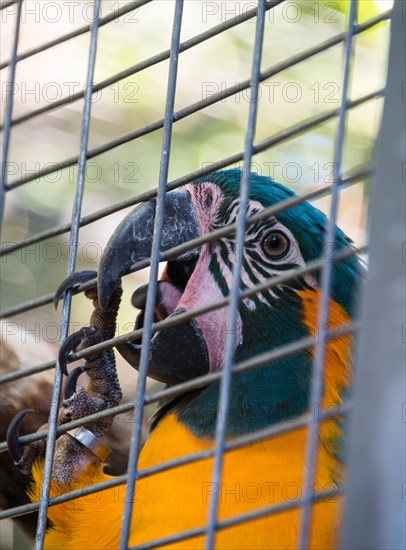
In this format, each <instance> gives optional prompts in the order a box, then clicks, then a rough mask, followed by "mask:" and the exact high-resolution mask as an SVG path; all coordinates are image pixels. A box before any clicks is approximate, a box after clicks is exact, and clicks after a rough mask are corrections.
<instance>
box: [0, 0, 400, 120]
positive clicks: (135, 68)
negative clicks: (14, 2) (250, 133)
mask: <svg viewBox="0 0 406 550" xmlns="http://www.w3.org/2000/svg"><path fill="white" fill-rule="evenodd" d="M149 1H150V0H149ZM283 1H284V0H278V1H276V0H275V1H274V2H272V5H271V3H268V4H269V5H268V4H267V10H269V9H271V8H273V7H275V6H276V5H278V4H280V3H281V2H283ZM255 15H256V8H253V9H251V10H247V11H245V12H244V13H242V14H240V15H239V16H238V17H237V18H235V19H230V20H227V21H224V22H223V23H220V24H219V25H217V26H215V27H212V28H211V29H209V30H208V31H205V32H203V33H201V34H199V35H197V36H194V37H192V38H190V39H188V40H186V41H185V42H183V43H182V44H181V45H180V50H179V51H180V52H185V51H187V50H189V49H190V48H192V47H194V46H196V45H198V44H201V43H203V42H204V41H206V40H208V39H210V38H213V37H214V36H217V35H218V34H220V33H222V32H224V31H226V30H228V29H231V28H233V27H235V26H236V25H239V24H240V23H242V22H243V21H247V20H249V19H251V18H252V17H254V16H255ZM390 15H391V11H390V10H389V11H386V12H384V13H382V14H379V15H378V16H376V17H374V18H373V19H370V20H369V21H366V22H364V23H362V24H360V25H358V26H357V27H356V28H355V30H354V33H355V34H359V33H362V32H364V31H366V30H368V29H370V28H372V27H374V26H375V25H377V24H378V23H380V22H382V21H385V20H386V19H389V18H390ZM345 36H346V33H340V34H338V35H337V36H335V37H333V38H330V39H328V40H326V41H325V42H322V43H321V44H319V45H318V46H315V47H314V48H309V49H308V50H306V51H304V52H302V53H299V54H297V55H295V56H293V57H291V58H290V59H288V60H286V61H283V62H281V63H278V64H277V65H275V67H274V68H273V69H272V68H271V69H268V71H265V72H264V73H262V75H261V82H262V80H266V79H267V78H270V77H271V76H274V75H275V74H277V73H279V72H281V71H283V70H286V69H287V68H290V67H292V66H294V65H296V64H297V63H300V62H302V61H306V60H307V59H309V58H310V57H313V56H314V55H317V54H319V53H323V52H324V51H325V50H327V49H329V48H332V47H333V46H336V45H338V44H340V43H341V42H344V41H345ZM169 55H170V50H166V51H164V52H160V53H159V54H157V55H154V56H152V57H150V58H148V59H145V60H143V61H140V62H139V63H137V64H135V65H132V66H131V67H128V69H125V70H124V71H121V72H119V73H117V74H115V75H114V76H112V77H109V78H106V79H105V80H102V81H101V82H99V83H98V84H95V86H94V90H93V91H94V93H96V92H98V91H100V90H103V89H104V88H106V87H108V86H111V85H113V84H115V83H117V82H119V81H120V80H123V79H124V78H128V77H129V76H132V75H134V74H136V73H138V72H140V71H143V70H144V69H147V68H149V67H152V66H153V65H156V64H157V63H161V62H162V61H165V60H167V59H169ZM19 59H21V57H20V58H19ZM1 68H2V67H1V66H0V69H1ZM267 74H268V76H267ZM248 87H249V80H247V81H243V82H241V83H239V84H236V86H235V87H234V88H235V89H236V92H235V93H237V91H241V90H244V89H246V88H248ZM220 93H221V94H224V91H222V92H220ZM82 97H83V94H82V93H81V92H77V93H76V94H72V95H70V96H69V97H66V98H63V99H61V100H59V101H56V102H54V103H52V104H49V105H45V106H44V107H41V108H40V109H36V110H35V111H31V112H30V113H27V114H25V115H21V116H19V117H17V118H15V119H13V120H12V125H13V126H14V125H17V124H21V123H22V122H26V121H28V120H31V119H32V118H34V117H36V116H39V115H42V114H45V113H47V112H49V111H51V110H53V109H56V108H58V107H62V106H63V105H68V104H70V103H73V102H74V101H77V100H79V99H81V98H82ZM0 129H1V126H0Z"/></svg>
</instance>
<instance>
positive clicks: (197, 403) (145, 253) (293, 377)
mask: <svg viewBox="0 0 406 550" xmlns="http://www.w3.org/2000/svg"><path fill="white" fill-rule="evenodd" d="M250 180H251V194H250V201H249V205H248V210H247V212H246V214H247V217H249V216H252V215H254V214H257V213H259V212H261V211H262V210H264V209H265V208H267V207H270V206H273V205H275V204H277V203H279V202H281V201H285V200H287V199H290V198H291V197H293V196H295V194H294V193H293V192H292V191H291V190H290V189H288V188H286V187H284V186H283V185H280V184H278V183H276V182H274V181H272V180H271V179H270V178H268V177H265V176H260V175H257V174H255V173H252V174H251V175H250ZM240 181H241V171H240V170H237V169H234V170H224V171H220V172H214V173H212V174H209V175H207V176H204V177H202V178H200V179H198V180H196V181H194V182H192V183H190V184H188V185H186V186H185V187H184V188H182V189H179V190H175V191H171V192H169V193H168V194H167V195H166V200H165V213H164V221H163V231H162V239H161V251H162V252H165V251H168V250H170V249H172V248H173V247H175V246H178V245H182V244H183V243H186V242H187V241H189V240H191V239H194V238H196V237H199V236H201V235H206V234H209V233H211V232H213V231H215V230H217V229H220V228H223V227H225V226H227V225H229V224H232V223H234V222H236V220H237V216H238V212H239V208H240V199H239V190H240ZM155 206H156V201H155V200H152V201H150V202H148V203H143V204H142V205H140V206H139V207H137V208H136V209H135V210H133V211H132V212H131V213H130V214H129V215H128V216H127V217H126V218H125V219H124V220H123V222H122V223H121V224H120V225H119V227H118V228H117V229H116V231H115V232H114V234H113V235H112V237H111V239H110V241H109V242H108V244H107V247H106V249H105V251H104V253H103V256H102V259H101V263H100V268H99V273H98V295H99V301H100V304H101V306H102V307H104V308H106V307H107V306H108V304H109V300H110V297H111V295H112V293H113V291H114V289H115V287H116V286H117V283H118V281H119V280H120V279H121V277H122V276H123V275H125V274H127V273H129V272H131V271H134V269H135V268H136V266H137V264H139V262H141V261H142V260H145V259H147V258H148V257H150V255H151V247H152V238H153V227H154V214H155ZM326 225H327V218H326V217H325V215H324V214H323V213H321V212H320V211H319V210H318V209H316V208H315V207H313V206H312V205H311V204H309V203H307V202H303V203H301V204H299V205H297V206H294V207H292V208H290V209H289V210H285V211H282V212H279V213H278V214H277V215H275V216H270V217H267V218H266V219H263V220H262V221H258V222H256V223H253V224H251V225H249V226H248V227H247V231H246V237H245V241H244V242H243V243H240V242H237V241H236V237H235V234H228V235H227V236H224V237H221V238H217V239H215V240H211V241H210V242H206V243H205V244H202V245H201V246H199V247H196V248H194V249H192V250H186V251H183V252H181V253H179V254H177V255H176V256H174V257H173V258H172V257H170V259H169V261H168V262H167V264H166V267H165V271H164V273H163V275H162V278H161V280H160V281H159V282H158V290H157V296H156V304H155V320H163V319H167V318H171V317H175V316H177V315H179V314H181V313H183V312H187V311H189V310H192V309H195V308H197V307H200V306H203V307H204V306H205V305H209V304H210V303H212V302H214V301H217V300H220V299H223V298H224V297H226V296H228V295H229V293H230V288H231V283H232V274H233V268H234V264H235V258H236V252H237V249H238V247H243V265H242V275H241V290H245V289H250V288H252V287H254V286H256V285H258V284H259V283H262V282H264V281H267V280H269V279H270V278H274V277H277V276H280V275H281V274H283V273H284V272H286V270H290V269H292V268H295V267H300V266H304V265H306V264H307V263H308V262H310V261H312V260H317V259H319V258H321V256H322V253H323V243H324V239H325V229H326ZM349 246H351V241H350V239H349V238H348V237H346V236H345V234H344V233H343V232H342V231H341V230H340V229H338V228H337V232H336V240H335V244H334V245H332V249H331V258H325V260H326V261H331V260H332V258H333V254H334V252H336V251H339V250H341V249H344V248H347V247H349ZM183 248H184V249H185V248H186V247H183ZM361 273H362V268H361V266H360V262H359V260H358V258H357V257H356V256H354V255H353V256H350V257H349V258H347V259H345V260H344V261H341V262H339V263H335V264H334V269H333V281H332V292H331V306H330V307H331V311H332V317H331V318H330V322H332V323H333V324H334V323H336V324H343V323H345V322H346V321H349V320H351V319H352V317H353V314H354V308H355V296H356V292H357V286H358V282H359V280H360V275H361ZM146 295H147V287H146V286H145V287H141V288H140V289H138V290H137V291H136V292H135V293H134V295H133V304H134V305H135V306H136V307H138V308H139V309H141V314H140V315H139V317H138V319H137V321H136V328H140V327H142V324H143V310H144V309H145V305H146ZM319 295H320V273H319V272H314V273H312V274H309V273H308V274H305V275H302V276H298V277H297V278H295V279H291V280H290V281H289V282H287V283H285V284H281V285H278V286H276V287H273V288H271V289H267V290H263V291H262V292H260V293H258V294H255V295H253V296H251V297H249V298H245V299H242V300H241V302H240V305H239V310H238V320H237V329H236V331H235V334H234V359H235V362H236V363H238V362H240V361H243V360H244V359H248V358H251V357H254V356H256V355H257V354H260V353H263V352H267V351H270V350H272V349H276V348H278V347H280V346H282V345H284V344H289V343H292V342H294V341H296V340H298V339H300V338H303V337H306V336H309V335H313V334H314V335H315V336H316V334H317V326H316V325H317V311H318V297H319ZM228 309H229V308H228V306H224V307H222V308H220V309H215V310H211V311H207V312H205V313H203V314H202V315H199V316H196V317H194V318H192V319H190V320H188V321H185V322H182V323H180V324H177V325H175V326H172V327H170V328H166V329H162V330H159V331H157V332H156V333H155V334H154V335H153V337H152V340H151V346H150V358H149V375H150V376H151V377H153V378H155V379H157V380H160V381H162V382H165V383H167V384H169V385H173V384H177V383H180V382H183V381H186V380H189V379H192V378H195V377H197V376H201V375H204V374H207V373H209V372H216V371H220V370H221V369H222V366H223V361H224V354H225V340H226V336H227V322H228ZM333 328H336V327H335V325H334V326H333ZM118 350H119V352H120V353H121V354H122V355H123V357H124V358H125V359H126V360H127V361H128V362H129V363H130V364H131V365H132V366H133V367H135V368H138V365H139V358H140V350H141V342H140V341H137V340H135V341H132V342H129V343H127V344H124V345H121V346H120V347H118ZM334 353H335V355H337V356H341V363H343V367H342V370H343V372H341V374H340V373H336V374H337V380H338V382H337V384H338V386H340V385H341V386H342V388H343V389H344V388H345V387H346V386H348V384H349V382H348V373H347V370H348V369H347V367H348V365H346V363H348V361H350V358H348V357H347V355H346V352H344V351H342V350H341V348H339V347H337V348H336V349H335V350H334ZM340 354H341V355H340ZM344 356H345V357H344ZM312 363H313V352H312V350H309V349H308V350H305V351H300V352H297V353H296V354H294V355H291V356H289V357H285V358H281V359H279V360H276V361H273V362H271V363H269V364H266V365H264V366H261V367H258V368H257V369H254V370H252V371H249V372H245V373H242V374H240V375H238V376H234V377H233V382H232V392H231V403H230V410H231V414H230V415H229V426H228V433H229V434H236V433H245V432H247V431H250V430H252V429H258V428H261V427H263V426H266V425H269V424H270V423H273V422H277V421H280V420H286V419H289V418H292V417H295V416H297V415H300V414H303V413H304V412H305V411H306V410H307V408H308V406H309V393H310V383H311V370H312ZM337 363H338V364H339V363H340V361H338V362H337ZM334 368H335V369H336V370H340V368H341V367H339V366H338V367H334ZM344 371H345V372H344ZM334 376H336V375H335V374H334ZM181 401H182V403H181V406H180V405H179V399H176V400H174V401H173V402H171V403H170V404H169V405H168V406H169V407H170V408H171V407H172V408H173V409H174V410H175V411H177V413H178V416H179V418H180V420H181V421H184V422H186V423H187V424H188V425H190V426H191V428H192V429H193V430H194V431H195V432H196V433H197V434H199V435H212V434H213V430H214V425H215V418H216V414H217V412H216V411H217V405H218V384H211V385H209V386H208V387H206V388H204V389H199V390H198V391H195V392H192V394H188V395H185V396H184V398H183V400H181Z"/></svg>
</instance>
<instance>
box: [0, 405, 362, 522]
mask: <svg viewBox="0 0 406 550" xmlns="http://www.w3.org/2000/svg"><path fill="white" fill-rule="evenodd" d="M351 410H352V404H351V403H350V402H348V403H343V404H341V405H339V406H337V408H334V409H323V410H321V411H320V419H321V420H328V419H329V418H332V417H334V416H339V415H343V414H345V413H348V412H349V411H351ZM312 421H313V420H312V419H311V418H310V417H309V415H308V414H305V415H302V416H300V417H299V418H297V419H296V420H295V422H294V423H293V422H289V421H286V422H280V423H278V424H275V425H273V426H268V427H267V428H264V429H262V430H257V431H255V432H251V433H250V434H247V435H241V436H238V437H236V438H234V439H233V440H232V441H229V442H227V444H226V452H228V451H231V450H235V449H239V448H241V447H245V446H247V445H251V444H252V443H256V442H258V441H262V440H264V439H265V438H272V437H276V436H278V435H281V434H285V433H289V432H291V431H293V430H297V429H298V428H304V427H306V426H308V425H309V423H310V422H312ZM70 424H72V423H70ZM214 452H215V449H214V448H213V449H208V450H207V451H199V452H196V453H193V454H190V455H186V456H184V457H181V459H173V460H168V461H166V462H161V463H159V464H156V465H155V466H151V467H149V468H144V469H143V470H140V471H139V479H142V478H145V477H148V476H151V475H155V474H157V473H159V472H162V471H166V470H170V469H174V468H178V467H179V466H183V465H184V464H190V463H192V462H198V461H200V460H205V459H207V458H211V457H213V456H214ZM126 480H127V476H126V475H122V476H117V477H116V478H114V479H112V480H108V481H103V482H101V483H98V484H96V485H89V486H87V487H83V488H81V489H78V490H74V491H69V492H67V493H64V494H63V495H61V496H57V497H52V498H51V499H50V500H49V505H50V506H55V505H56V504H61V503H62V502H67V501H69V500H73V499H76V498H80V497H83V496H85V495H90V494H93V493H96V492H98V491H102V490H104V489H107V488H110V487H117V486H119V485H123V484H124V483H126ZM38 505H39V503H38V502H33V503H30V504H25V505H22V506H16V507H14V508H9V509H8V510H3V511H0V520H2V519H7V518H11V517H17V516H21V515H24V514H28V513H32V512H35V511H36V510H37V509H38Z"/></svg>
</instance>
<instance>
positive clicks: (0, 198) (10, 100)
mask: <svg viewBox="0 0 406 550" xmlns="http://www.w3.org/2000/svg"><path fill="white" fill-rule="evenodd" d="M22 6H23V0H19V2H18V6H17V15H16V25H15V31H14V42H13V50H12V57H11V62H10V75H9V85H11V93H9V94H7V97H6V107H5V115H4V135H3V147H2V157H3V158H2V160H1V181H0V233H1V227H2V224H3V215H4V206H5V205H4V202H5V198H6V197H5V191H6V188H7V181H6V178H7V164H8V154H9V149H10V135H11V118H12V116H13V105H14V93H13V91H14V85H15V76H16V66H17V50H18V40H19V37H20V24H21V10H22Z"/></svg>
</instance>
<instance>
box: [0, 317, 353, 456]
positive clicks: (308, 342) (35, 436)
mask: <svg viewBox="0 0 406 550" xmlns="http://www.w3.org/2000/svg"><path fill="white" fill-rule="evenodd" d="M357 330H359V323H356V322H352V323H350V324H348V325H344V326H342V327H340V328H338V329H337V330H336V331H335V332H334V334H333V333H332V334H329V335H328V337H327V341H328V342H329V341H330V340H335V339H336V338H339V337H341V336H345V335H346V334H351V333H352V332H355V331H357ZM313 346H315V340H314V338H313V337H311V336H306V337H304V338H301V339H300V340H296V341H295V342H292V343H290V344H285V345H284V346H281V347H279V348H277V349H273V350H271V351H269V352H265V353H262V354H260V355H257V356H255V357H253V358H251V359H247V360H245V361H242V362H241V363H237V364H236V365H235V367H234V369H233V374H235V375H239V374H242V373H244V372H248V371H250V370H253V369H256V368H258V367H260V366H262V365H265V364H267V363H269V362H270V361H276V360H279V359H283V358H286V357H290V356H291V355H294V354H296V353H298V352H300V351H304V350H306V349H309V348H311V347H313ZM221 376H222V375H221V373H220V372H213V373H210V374H208V375H206V376H201V377H199V378H194V379H193V380H190V381H188V382H183V383H182V384H179V385H177V386H173V387H170V388H165V389H164V390H161V391H158V392H156V393H155V394H153V395H151V396H149V397H148V398H146V399H145V405H150V404H151V403H156V402H158V401H160V400H161V399H168V398H172V397H177V396H178V395H182V394H183V393H184V392H186V391H192V390H195V389H199V388H203V387H206V386H208V385H209V384H213V383H214V382H218V381H219V380H220V378H221ZM137 405H138V403H135V402H133V403H131V402H130V403H125V404H123V405H118V406H117V407H112V408H111V409H106V410H104V411H102V412H99V413H95V414H92V415H89V416H84V417H83V418H79V419H77V420H72V421H71V422H66V423H65V424H62V425H60V426H58V427H57V435H58V436H59V435H61V434H64V433H66V432H67V431H69V430H72V429H74V428H78V427H79V426H84V425H86V424H90V423H91V422H94V421H95V420H100V419H102V418H109V417H111V416H117V415H118V414H123V413H125V412H129V411H132V410H134V409H135V407H136V406H137ZM47 435H48V430H41V431H38V432H34V433H31V434H27V435H23V436H21V437H20V438H19V441H20V443H21V444H27V443H32V442H33V441H39V440H40V439H45V438H46V437H47ZM6 450H7V443H6V441H2V442H1V443H0V453H3V452H5V451H6Z"/></svg>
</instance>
